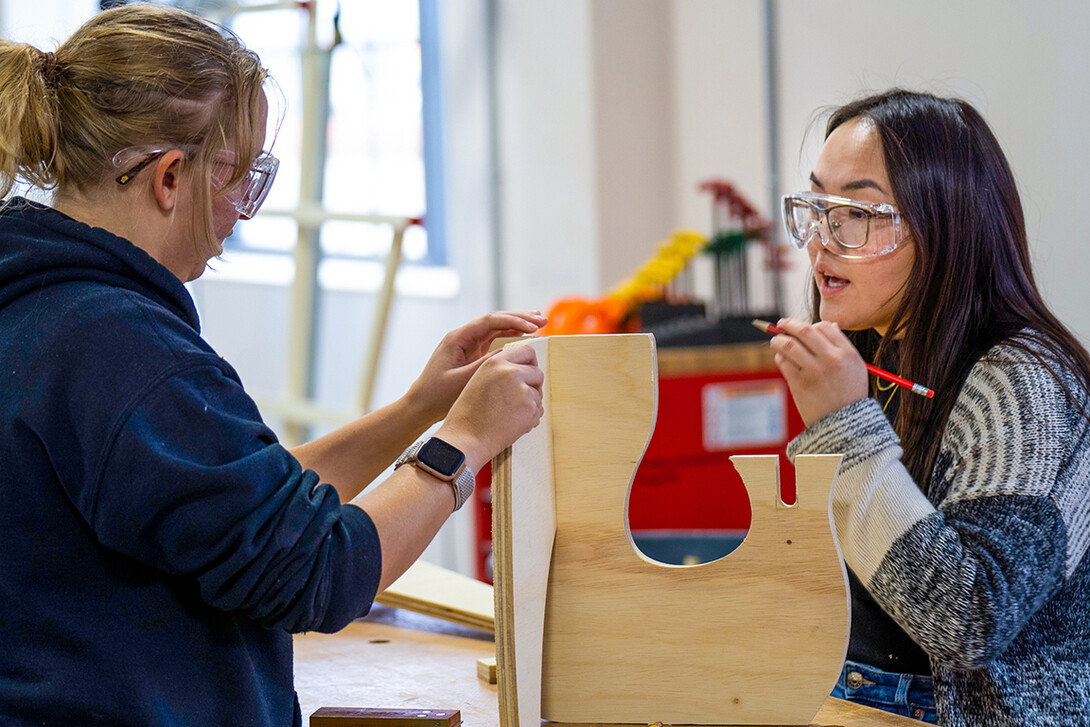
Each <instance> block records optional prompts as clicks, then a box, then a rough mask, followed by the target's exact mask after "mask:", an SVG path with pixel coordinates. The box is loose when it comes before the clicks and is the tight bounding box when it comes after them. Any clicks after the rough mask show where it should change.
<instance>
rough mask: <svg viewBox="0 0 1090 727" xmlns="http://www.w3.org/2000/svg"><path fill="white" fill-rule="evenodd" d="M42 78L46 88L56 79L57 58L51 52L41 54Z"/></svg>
mask: <svg viewBox="0 0 1090 727" xmlns="http://www.w3.org/2000/svg"><path fill="white" fill-rule="evenodd" d="M42 78H43V79H44V80H45V85H46V86H52V85H53V82H54V81H55V80H56V78H57V56H55V55H54V54H53V51H45V52H44V53H42Z"/></svg>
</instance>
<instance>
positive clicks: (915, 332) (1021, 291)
mask: <svg viewBox="0 0 1090 727" xmlns="http://www.w3.org/2000/svg"><path fill="white" fill-rule="evenodd" d="M860 117H862V118H866V119H868V120H869V121H870V122H871V123H873V124H874V127H875V129H876V130H877V132H878V134H879V136H880V138H881V141H882V150H883V154H884V157H885V163H886V171H887V172H888V174H889V179H890V183H891V185H892V193H893V197H894V200H895V201H896V203H897V207H898V208H899V209H900V211H901V215H902V219H903V220H904V221H905V222H906V223H907V225H908V230H909V232H910V233H911V235H912V238H913V240H914V241H915V244H916V261H915V264H914V266H913V269H912V272H911V274H910V275H909V279H908V282H907V285H906V287H905V290H904V295H903V297H902V301H901V304H900V305H899V306H898V308H897V310H896V311H895V312H894V314H893V320H892V323H891V325H890V328H889V331H888V332H887V335H886V337H885V338H884V339H883V338H880V337H878V336H877V335H876V334H875V333H874V332H873V331H856V332H851V333H850V334H849V336H850V338H851V339H852V341H853V343H855V345H856V346H857V348H859V350H860V352H861V353H862V354H863V356H864V357H865V358H867V359H868V360H871V361H875V362H877V361H879V360H888V359H887V358H886V357H887V356H889V355H893V356H894V357H895V360H897V361H898V371H899V373H901V375H903V376H905V377H906V378H908V379H911V380H913V381H919V382H922V383H925V384H926V385H927V386H929V387H931V388H932V389H934V390H935V398H934V399H931V400H928V399H924V398H923V397H918V396H902V397H901V401H900V406H899V408H898V410H897V417H896V421H895V428H896V430H897V433H898V434H899V435H900V437H901V441H902V445H903V447H904V458H903V462H904V464H905V466H906V467H907V469H908V471H909V472H910V473H911V474H912V475H913V478H914V479H915V481H916V482H917V483H919V484H920V486H921V487H922V488H924V489H925V490H926V488H927V484H928V481H929V479H930V473H931V470H932V469H933V467H934V464H935V459H936V457H937V455H938V451H939V445H940V444H941V439H942V432H943V431H944V429H945V426H946V421H947V419H948V418H949V416H950V412H951V410H952V409H953V406H954V401H955V399H957V396H958V393H959V392H960V390H961V387H962V385H963V384H964V383H965V379H966V378H967V377H968V375H969V370H970V369H971V368H972V366H973V364H974V363H975V362H976V361H977V360H979V359H980V358H981V356H983V355H984V354H985V352H986V351H988V349H990V348H991V347H993V346H995V345H996V344H998V343H1001V342H1005V343H1009V344H1011V345H1014V346H1018V347H1020V348H1023V349H1024V350H1026V351H1029V352H1030V353H1031V354H1033V355H1034V356H1035V357H1036V358H1037V359H1038V360H1039V361H1040V362H1041V363H1042V365H1045V366H1047V367H1048V369H1049V371H1051V372H1053V373H1054V374H1055V375H1056V377H1057V381H1060V385H1061V386H1063V382H1062V381H1061V380H1060V378H1059V374H1058V373H1057V372H1056V368H1057V364H1058V365H1060V366H1063V367H1065V368H1068V369H1069V370H1071V371H1072V372H1073V373H1074V374H1075V376H1076V377H1077V380H1078V381H1079V384H1080V385H1081V386H1082V388H1083V391H1082V392H1079V394H1078V395H1077V396H1075V394H1074V392H1070V391H1069V393H1071V394H1072V395H1073V396H1075V400H1076V401H1077V402H1083V401H1085V399H1084V398H1083V395H1084V394H1085V392H1086V391H1087V390H1090V356H1088V355H1087V352H1086V350H1085V349H1084V348H1083V347H1082V345H1081V344H1080V343H1079V342H1078V341H1077V340H1076V338H1075V337H1074V336H1073V335H1072V334H1071V332H1070V331H1068V330H1067V328H1065V327H1064V325H1063V324H1062V323H1060V321H1059V320H1058V319H1057V318H1056V316H1055V315H1053V314H1052V312H1051V311H1049V309H1048V307H1047V306H1046V305H1045V303H1044V301H1043V300H1042V298H1041V294H1040V293H1039V292H1038V290H1037V285H1036V283H1035V282H1034V279H1033V271H1032V269H1031V264H1030V256H1029V247H1028V244H1027V240H1026V226H1025V220H1024V218H1023V214H1022V202H1021V200H1020V198H1019V196H1018V189H1017V186H1016V185H1015V182H1014V176H1013V175H1012V174H1011V170H1010V166H1009V165H1008V163H1007V159H1006V157H1005V156H1004V154H1003V151H1002V149H1000V147H999V142H998V141H997V140H996V138H995V135H994V134H993V133H992V131H991V129H989V128H988V125H987V123H986V122H985V121H984V119H983V118H982V117H981V115H980V114H979V113H978V112H977V111H976V109H974V108H973V107H972V106H970V105H969V104H968V103H966V102H965V101H962V100H960V99H948V98H939V97H936V96H932V95H929V94H923V93H914V92H911V91H905V90H903V89H893V90H890V91H886V92H885V93H881V94H878V95H874V96H868V97H866V98H861V99H858V100H856V101H853V102H851V103H849V104H847V105H845V106H842V107H840V108H838V109H836V110H835V111H833V113H832V115H831V116H830V118H829V122H828V124H827V126H826V132H825V135H826V138H828V136H829V135H830V134H832V133H833V131H834V130H835V129H836V128H837V127H839V126H840V125H841V124H844V123H845V122H847V121H850V120H852V119H856V118H860ZM812 302H813V312H814V315H815V316H816V315H817V311H818V302H819V296H818V294H817V290H816V288H815V289H814V290H813V294H812ZM1027 330H1029V331H1031V333H1030V334H1029V336H1030V337H1031V338H1032V339H1033V344H1034V345H1032V346H1031V345H1029V344H1030V341H1029V340H1027V338H1026V334H1025V333H1024V332H1025V331H1027ZM894 339H899V340H898V341H897V343H896V345H894V343H893V341H894ZM1040 348H1043V349H1044V350H1045V351H1046V352H1047V356H1048V357H1049V358H1051V360H1047V359H1042V358H1041V356H1040V355H1038V354H1036V353H1034V352H1035V351H1037V350H1039V349H1040ZM894 351H895V353H894ZM1064 388H1065V389H1067V387H1066V386H1065V387H1064ZM1079 407H1080V408H1084V405H1083V404H1081V403H1079ZM1083 413H1084V414H1085V410H1084V412H1083Z"/></svg>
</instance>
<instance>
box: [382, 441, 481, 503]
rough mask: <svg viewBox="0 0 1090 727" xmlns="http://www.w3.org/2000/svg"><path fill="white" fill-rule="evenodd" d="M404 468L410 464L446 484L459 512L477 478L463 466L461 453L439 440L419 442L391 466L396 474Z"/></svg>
mask: <svg viewBox="0 0 1090 727" xmlns="http://www.w3.org/2000/svg"><path fill="white" fill-rule="evenodd" d="M403 464H411V465H413V466H414V467H416V468H417V469H418V470H422V471H424V472H427V473H428V474H429V475H431V476H432V477H435V478H436V479H440V480H443V481H444V482H449V483H450V486H451V488H453V490H454V509H455V510H458V509H460V508H461V507H462V505H464V504H465V503H466V501H467V500H468V499H469V497H470V495H472V494H473V486H474V485H475V484H476V479H477V478H476V477H475V476H474V474H473V470H471V469H470V468H469V467H467V466H466V457H465V455H464V454H462V450H460V449H458V448H457V447H454V446H452V445H450V444H448V443H446V442H444V441H443V440H442V439H440V438H439V437H431V438H430V439H422V440H420V441H419V442H416V443H415V444H413V445H412V446H411V447H409V448H408V449H406V450H405V451H404V452H402V454H401V456H400V457H398V458H397V461H396V462H394V469H395V470H396V469H397V468H398V467H400V466H401V465H403Z"/></svg>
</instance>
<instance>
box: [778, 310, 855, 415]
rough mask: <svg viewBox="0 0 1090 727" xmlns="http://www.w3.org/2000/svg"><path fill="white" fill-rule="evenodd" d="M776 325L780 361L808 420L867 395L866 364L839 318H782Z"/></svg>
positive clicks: (779, 366) (782, 371)
mask: <svg viewBox="0 0 1090 727" xmlns="http://www.w3.org/2000/svg"><path fill="white" fill-rule="evenodd" d="M776 326H777V327H778V328H779V329H780V330H781V331H782V333H779V334H777V335H776V336H775V337H774V338H773V339H772V343H771V346H772V350H773V351H775V352H776V356H775V360H776V366H777V368H779V370H780V373H782V374H783V377H784V378H785V379H786V380H787V386H788V387H789V388H790V389H791V396H792V398H793V399H794V401H795V406H796V407H797V408H798V410H799V415H800V416H801V417H802V421H803V423H804V424H805V425H806V426H810V425H811V424H813V423H814V422H816V421H817V420H818V419H821V418H822V417H824V416H826V415H828V414H831V413H833V412H834V411H836V410H837V409H840V408H842V407H845V406H847V405H848V404H851V403H853V402H856V401H859V400H860V399H864V398H866V396H867V367H866V364H865V363H864V362H863V358H862V357H861V356H860V355H859V352H858V351H857V350H856V349H855V346H853V345H852V342H851V341H849V340H848V337H847V336H845V335H844V333H843V331H841V330H840V328H839V327H838V326H837V325H836V323H830V322H824V321H823V322H820V323H814V324H808V323H804V322H802V321H799V320H795V319H793V318H782V319H780V321H779V322H778V323H777V324H776Z"/></svg>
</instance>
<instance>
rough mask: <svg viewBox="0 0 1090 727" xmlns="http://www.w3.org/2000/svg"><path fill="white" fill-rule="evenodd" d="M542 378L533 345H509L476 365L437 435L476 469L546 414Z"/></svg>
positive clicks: (509, 444)
mask: <svg viewBox="0 0 1090 727" xmlns="http://www.w3.org/2000/svg"><path fill="white" fill-rule="evenodd" d="M544 381H545V374H544V373H543V372H542V371H541V369H540V368H538V365H537V353H536V352H535V351H534V349H533V347H531V346H526V345H516V346H509V347H507V348H505V349H503V350H501V351H499V352H498V353H496V354H494V355H493V356H491V357H489V358H488V360H486V361H484V363H482V364H481V367H480V368H479V369H478V370H477V371H476V372H475V373H474V374H473V377H472V378H471V379H470V380H469V383H468V384H466V387H465V389H464V390H463V391H462V393H461V395H460V396H459V397H458V399H457V400H456V401H455V402H454V406H452V407H451V409H450V413H449V414H448V415H447V417H446V419H445V420H444V421H443V424H442V425H441V426H440V427H439V430H438V431H437V432H436V435H437V436H438V437H439V438H441V439H443V440H444V441H447V442H449V443H450V444H452V445H454V446H455V447H458V448H459V449H461V450H462V452H463V453H464V454H465V456H466V464H467V465H469V467H470V468H471V469H473V470H474V471H479V470H480V468H481V467H482V466H483V465H484V464H485V463H486V462H488V461H490V460H491V459H492V458H493V457H495V456H496V455H497V454H499V453H500V452H502V451H503V450H504V449H506V448H507V447H509V446H511V444H512V443H514V441H515V440H516V439H518V438H519V437H521V436H522V435H524V434H526V433H527V432H529V431H530V430H531V429H533V428H534V427H535V426H537V423H538V422H539V421H540V420H541V416H542V415H543V414H544V413H545V409H544V407H543V405H542V399H541V386H542V384H543V383H544Z"/></svg>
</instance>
